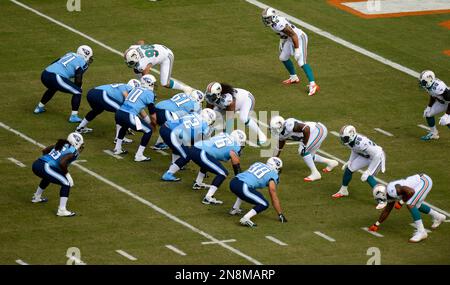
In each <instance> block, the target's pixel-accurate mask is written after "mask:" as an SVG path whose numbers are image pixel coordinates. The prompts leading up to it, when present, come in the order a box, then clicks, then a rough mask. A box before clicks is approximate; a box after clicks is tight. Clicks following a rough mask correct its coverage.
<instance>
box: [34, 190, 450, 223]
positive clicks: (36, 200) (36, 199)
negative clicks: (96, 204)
mask: <svg viewBox="0 0 450 285" xmlns="http://www.w3.org/2000/svg"><path fill="white" fill-rule="evenodd" d="M47 201H48V199H47V198H44V197H39V198H38V197H36V196H33V199H31V203H45V202H47ZM444 220H445V217H444Z"/></svg>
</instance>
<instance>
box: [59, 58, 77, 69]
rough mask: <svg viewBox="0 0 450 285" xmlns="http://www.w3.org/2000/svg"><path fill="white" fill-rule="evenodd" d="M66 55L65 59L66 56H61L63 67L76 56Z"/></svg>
mask: <svg viewBox="0 0 450 285" xmlns="http://www.w3.org/2000/svg"><path fill="white" fill-rule="evenodd" d="M67 57H68V58H67V59H66V58H63V59H64V61H63V62H61V63H62V65H64V66H65V67H67V65H68V64H69V63H70V62H71V61H72V60H74V59H75V58H76V57H75V56H74V55H68V56H67Z"/></svg>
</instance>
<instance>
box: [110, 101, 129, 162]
mask: <svg viewBox="0 0 450 285" xmlns="http://www.w3.org/2000/svg"><path fill="white" fill-rule="evenodd" d="M129 117H130V114H129V113H127V112H124V111H122V110H117V112H116V115H115V120H116V125H118V126H120V129H119V133H118V135H117V139H116V145H115V147H114V154H116V155H117V154H126V153H128V151H126V150H124V149H123V148H122V142H123V139H124V138H125V135H126V133H127V129H128V128H130V127H131V124H130V119H129Z"/></svg>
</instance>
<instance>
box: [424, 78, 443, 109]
mask: <svg viewBox="0 0 450 285" xmlns="http://www.w3.org/2000/svg"><path fill="white" fill-rule="evenodd" d="M447 88H448V87H447V85H446V84H445V83H444V81H442V80H440V79H437V78H436V80H434V82H433V85H431V87H430V88H426V89H425V90H427V92H428V94H429V95H430V96H431V97H434V98H436V99H437V100H438V101H439V102H441V103H445V102H446V101H445V99H444V96H443V95H442V94H444V92H445V90H446V89H447ZM447 102H448V101H447Z"/></svg>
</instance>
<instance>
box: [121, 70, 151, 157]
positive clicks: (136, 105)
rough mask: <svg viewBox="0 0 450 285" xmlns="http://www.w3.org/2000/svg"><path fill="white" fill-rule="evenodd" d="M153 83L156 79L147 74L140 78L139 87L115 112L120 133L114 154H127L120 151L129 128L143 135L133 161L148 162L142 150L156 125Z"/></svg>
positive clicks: (124, 151)
mask: <svg viewBox="0 0 450 285" xmlns="http://www.w3.org/2000/svg"><path fill="white" fill-rule="evenodd" d="M155 83H156V78H155V77H154V76H153V75H151V74H147V75H144V76H142V78H141V87H135V88H134V89H133V90H131V92H130V93H129V94H128V96H127V98H126V99H125V101H124V102H123V104H122V106H120V108H119V109H118V110H117V111H116V116H115V119H116V124H118V125H119V126H120V131H119V135H118V136H117V140H116V146H115V148H114V154H116V155H117V154H124V153H127V151H126V150H123V149H122V141H123V138H124V137H125V134H126V132H127V130H128V128H130V129H132V130H134V131H139V132H143V133H144V135H143V136H142V139H141V143H140V145H139V148H138V150H137V152H136V154H135V156H134V161H136V162H142V161H149V160H150V157H146V156H145V155H144V150H145V148H146V146H147V144H148V142H149V141H150V138H151V136H152V128H153V127H154V126H155V124H156V116H155V104H154V100H155V93H153V90H154V87H155ZM145 108H148V111H149V113H150V116H151V117H150V116H149V115H147V113H146V112H145V111H144V109H145ZM139 116H140V117H139ZM141 120H142V121H141Z"/></svg>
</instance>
